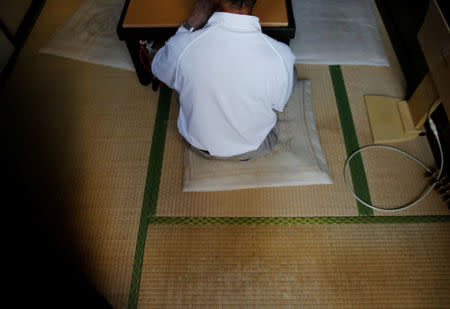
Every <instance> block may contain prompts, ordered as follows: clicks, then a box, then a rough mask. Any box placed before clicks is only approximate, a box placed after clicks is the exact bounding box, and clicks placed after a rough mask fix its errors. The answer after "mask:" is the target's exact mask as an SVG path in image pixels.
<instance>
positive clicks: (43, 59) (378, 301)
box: [1, 0, 450, 308]
mask: <svg viewBox="0 0 450 309" xmlns="http://www.w3.org/2000/svg"><path fill="white" fill-rule="evenodd" d="M79 3H81V1H80V0H70V1H56V0H48V1H47V3H46V5H45V7H44V9H43V11H42V13H41V15H40V17H39V19H38V21H37V23H36V25H35V28H34V29H33V31H32V33H31V35H30V37H29V39H28V41H27V42H26V44H25V46H24V48H23V50H22V52H21V54H20V56H19V58H18V60H17V63H16V66H15V68H14V71H13V72H12V74H11V77H10V80H9V81H8V82H7V85H6V88H5V89H4V91H3V92H2V97H1V100H2V103H4V104H5V106H7V107H8V109H7V110H8V111H11V115H9V116H8V117H9V121H8V122H7V124H8V126H9V127H8V128H7V130H8V132H15V133H16V134H11V136H13V137H14V138H15V139H16V141H14V143H13V144H14V145H19V146H18V147H19V148H18V149H19V150H17V151H18V153H17V157H18V158H20V159H21V161H22V163H23V164H22V166H21V168H22V170H21V171H20V172H21V173H22V174H26V173H24V171H23V170H28V171H29V172H28V174H29V175H33V176H34V178H35V179H38V180H39V182H40V186H41V187H42V188H45V194H46V196H50V197H51V198H50V199H49V200H50V202H48V203H46V204H45V205H42V209H43V210H44V211H45V214H46V220H48V222H46V223H47V224H48V226H51V230H52V231H53V232H54V233H55V234H57V236H58V237H57V238H58V239H64V248H65V249H66V250H68V251H69V252H71V254H72V257H74V259H75V260H76V263H77V265H79V267H80V269H81V270H82V274H83V275H84V276H85V277H86V278H87V280H88V282H89V283H90V284H91V285H92V286H93V287H94V288H95V289H96V290H97V291H99V292H100V294H102V295H103V296H104V297H105V299H106V300H107V301H108V302H109V303H110V304H111V305H112V307H113V308H126V307H134V306H137V307H139V308H313V307H314V308H448V307H450V295H449V293H448V286H449V285H450V266H449V261H450V224H449V223H448V222H449V220H448V215H449V214H450V211H449V210H448V209H447V208H446V206H445V205H444V204H443V203H442V201H441V200H440V197H439V196H438V195H437V194H436V193H435V192H433V193H432V195H430V196H429V197H428V198H427V199H426V200H425V201H424V202H423V203H421V204H420V205H418V206H417V207H415V208H412V209H411V210H408V211H407V212H405V213H401V214H396V215H395V217H393V219H391V221H389V220H387V219H386V220H385V219H383V218H384V217H383V218H382V219H379V218H380V216H383V214H381V213H375V214H373V215H374V216H369V217H368V218H369V219H367V220H366V221H364V220H360V219H358V218H363V217H361V216H360V214H361V210H360V209H358V205H357V203H356V202H355V200H354V199H353V198H352V197H351V195H350V194H349V193H348V192H347V191H346V189H345V185H344V183H343V179H342V168H343V163H344V161H345V158H346V157H347V150H348V149H347V148H346V147H348V136H346V134H345V132H344V131H345V130H344V129H343V128H342V126H341V124H340V115H341V116H342V114H340V113H341V110H340V109H339V108H338V107H337V104H336V102H337V101H339V100H340V99H339V97H338V96H337V95H336V93H335V91H336V89H335V88H334V86H336V81H335V79H334V75H333V74H332V73H333V70H335V69H336V67H335V68H330V67H328V66H312V65H298V66H297V71H298V72H299V73H298V74H299V77H300V78H304V79H310V80H311V84H312V99H313V102H321V103H320V104H317V105H316V106H315V107H314V108H315V113H316V118H317V119H316V121H317V126H318V131H319V138H320V140H321V143H322V147H323V149H324V152H325V155H326V157H327V163H328V165H329V168H330V173H331V176H332V178H333V180H334V181H335V183H334V184H333V185H332V186H329V187H320V186H313V187H288V188H271V189H252V190H243V191H234V192H227V193H205V194H199V193H196V194H192V193H182V191H181V190H182V155H183V147H182V144H181V143H180V141H179V138H178V137H177V135H176V128H175V126H174V121H173V120H174V119H176V101H175V100H174V99H173V96H172V99H170V98H169V99H167V98H166V97H165V96H161V98H160V93H156V92H153V91H152V90H151V89H150V87H143V86H141V85H140V84H139V83H138V80H137V78H136V75H135V73H133V72H128V71H124V70H119V69H114V68H109V67H104V66H99V65H93V64H89V63H85V62H80V61H75V60H69V59H64V58H60V57H55V56H50V55H45V54H40V53H39V52H38V50H39V48H40V47H42V46H43V45H44V44H45V43H46V42H47V41H48V40H49V39H50V38H51V36H52V34H53V33H54V32H55V31H56V29H57V27H58V26H59V25H60V24H61V23H62V22H64V21H65V20H66V18H68V16H70V14H71V13H72V12H73V10H74V9H75V8H76V7H77V5H78V4H79ZM382 36H383V38H384V41H385V43H386V49H387V51H388V55H389V60H390V62H391V64H392V66H391V67H368V66H354V67H350V66H342V67H339V68H338V69H339V71H340V72H342V78H343V82H344V88H345V91H346V94H347V99H348V103H349V108H350V114H351V115H353V117H352V118H353V119H352V121H353V123H354V125H355V134H356V138H357V142H358V143H359V145H360V146H362V145H366V144H369V143H371V135H370V128H369V126H368V123H367V115H366V113H365V106H364V101H363V95H364V94H380V95H389V96H394V97H404V96H405V90H406V84H405V81H404V78H403V76H402V73H401V70H400V69H399V66H398V63H397V60H396V59H395V56H394V54H393V53H392V47H391V46H390V44H389V41H388V39H387V36H386V33H385V32H383V31H382ZM68 39H69V38H68ZM166 99H167V100H166ZM170 100H172V102H171V104H170V109H169V110H168V115H167V119H164V118H160V119H159V120H160V124H157V125H156V126H155V119H156V114H157V110H158V106H159V107H160V109H161V106H162V104H164V103H168V102H170ZM161 123H162V124H163V127H164V126H165V125H167V129H166V131H162V132H163V133H164V136H165V138H166V141H165V144H164V145H165V147H163V148H161V146H160V145H158V141H156V142H155V141H154V140H153V138H154V136H157V137H159V136H160V135H158V132H156V133H155V131H154V130H155V127H156V128H160V127H159V125H161ZM152 145H153V146H152ZM397 146H399V147H401V148H403V149H405V150H407V151H409V152H412V153H414V154H415V155H417V156H418V157H419V158H421V159H422V160H424V161H425V162H427V163H428V164H429V165H430V166H432V165H433V159H432V156H431V152H430V149H429V147H428V144H427V141H426V139H425V138H418V139H416V140H414V141H412V142H408V143H403V144H400V145H397ZM158 148H159V150H160V151H161V154H160V156H159V157H158ZM19 151H20V153H19ZM149 158H150V159H149ZM152 158H153V159H154V158H157V159H158V160H159V159H162V162H161V177H160V179H158V180H157V181H156V182H155V181H154V180H152V177H154V176H153V174H152V173H153V172H154V169H153V167H154V166H157V164H156V163H157V162H156V163H155V162H154V161H152ZM362 159H363V160H362V162H363V168H364V170H365V173H366V177H367V178H366V179H367V187H368V190H369V192H370V196H371V198H372V201H373V202H374V203H376V204H389V205H396V204H399V203H404V202H406V201H408V199H411V198H413V197H414V196H415V194H418V193H419V192H420V190H421V188H423V186H424V185H425V183H424V182H423V181H422V180H421V179H423V171H422V170H421V169H420V168H417V167H416V166H414V164H413V163H411V162H408V161H405V160H404V159H402V158H401V157H398V156H396V155H392V154H386V153H380V152H378V153H377V152H374V153H370V154H365V155H363V157H362ZM18 173H19V171H18ZM156 174H157V173H156ZM352 176H354V175H352ZM50 178H52V179H50ZM149 179H150V180H149ZM417 179H419V180H417ZM155 190H156V195H155V194H150V193H149V192H150V191H151V192H154V191H155ZM147 202H149V203H150V204H151V205H150V206H149V207H150V208H151V209H150V210H149V212H148V213H147V210H148V209H147V208H146V207H147V206H148V205H147V204H146V203H147ZM143 209H144V211H143ZM146 209H147V210H146ZM146 215H150V217H146ZM397 216H407V217H403V219H402V218H400V219H399V218H397ZM413 216H414V217H413ZM224 218H225V219H224ZM246 218H247V219H246ZM261 218H263V219H261ZM274 218H281V219H274ZM283 218H284V219H283ZM305 218H319V219H317V220H307V219H305ZM336 218H337V219H336ZM339 218H341V219H339ZM344 218H345V219H344ZM355 218H356V219H355ZM371 218H375V219H371ZM405 218H406V219H405ZM415 218H417V219H415ZM259 219H260V220H259ZM388 219H389V218H388ZM252 220H253V221H252ZM271 220H272V221H271ZM277 220H279V221H277ZM377 220H378V221H377ZM26 222H27V221H24V224H26ZM149 222H150V224H149V225H147V223H149ZM277 222H281V224H277ZM283 222H284V223H283ZM364 222H366V223H364ZM407 222H408V223H407ZM388 223H390V224H388ZM18 224H20V223H18ZM25 230H26V229H25ZM29 245H30V246H31V244H29ZM22 246H23V247H24V248H25V250H24V251H20V252H27V251H26V248H27V246H28V245H27V242H26V241H25V242H23V243H22ZM31 247H32V248H34V250H38V249H39V243H34V244H33V246H31ZM35 254H38V253H36V252H29V254H25V253H23V256H22V259H23V260H24V261H27V259H33V257H34V255H35ZM32 265H33V264H32ZM36 267H37V266H36ZM23 276H24V278H21V282H27V278H26V276H27V275H26V273H25V274H24V275H23ZM67 301H68V302H69V301H70V300H67ZM62 307H64V306H62Z"/></svg>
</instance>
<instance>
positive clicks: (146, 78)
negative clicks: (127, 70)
mask: <svg viewBox="0 0 450 309" xmlns="http://www.w3.org/2000/svg"><path fill="white" fill-rule="evenodd" d="M126 44H127V48H128V52H129V53H130V56H131V60H133V64H134V68H135V69H136V74H137V76H138V78H139V82H140V83H141V84H142V85H144V86H147V85H148V84H150V83H151V82H152V80H153V74H152V73H150V72H149V71H148V70H147V69H145V68H144V66H143V65H142V64H141V62H140V60H139V50H140V47H141V45H140V44H139V41H128V40H127V41H126Z"/></svg>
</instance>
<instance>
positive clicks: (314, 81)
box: [157, 65, 450, 217]
mask: <svg viewBox="0 0 450 309" xmlns="http://www.w3.org/2000/svg"><path fill="white" fill-rule="evenodd" d="M297 71H298V74H299V77H300V78H303V79H309V80H311V87H312V101H313V108H314V112H315V117H316V121H317V130H318V133H319V138H320V141H321V144H322V147H323V150H324V153H325V156H326V159H327V162H328V165H329V168H330V174H331V177H332V179H333V181H334V182H335V183H334V184H332V185H321V186H303V187H302V186H300V187H286V188H264V189H248V190H239V191H230V192H208V193H188V192H183V191H182V178H183V147H184V145H183V143H182V140H181V138H180V136H179V134H178V132H177V128H176V118H177V111H178V103H177V101H176V99H175V97H174V96H173V97H172V102H171V112H170V116H169V122H168V124H169V125H168V131H167V140H166V145H165V153H164V163H163V169H162V177H161V183H160V191H159V198H158V204H157V215H158V216H174V217H182V216H186V217H188V216H194V217H273V216H276V217H283V216H287V217H303V216H355V215H357V214H358V212H357V211H358V210H357V207H356V202H355V201H354V200H353V198H352V197H351V195H350V194H349V192H348V191H347V189H346V188H345V184H344V180H343V171H342V169H343V164H344V162H345V159H346V157H347V153H346V150H345V147H344V137H343V133H342V129H341V126H340V123H339V114H338V111H337V107H336V98H335V96H334V92H333V85H332V82H331V77H330V71H329V68H328V67H326V66H307V65H303V66H297ZM342 71H343V77H344V81H345V87H346V89H347V93H348V98H349V103H350V108H351V111H352V114H353V120H354V124H355V127H356V133H357V138H358V141H359V144H360V146H364V145H367V144H371V143H372V137H371V132H370V126H369V122H368V119H367V112H366V109H365V103H364V98H363V96H364V95H365V94H379V95H389V96H395V97H404V95H405V94H404V91H405V84H404V80H403V77H402V75H401V72H400V71H399V70H398V68H397V67H395V66H394V67H349V66H346V67H343V69H342ZM398 147H400V148H402V149H404V150H406V151H409V152H410V153H412V154H414V155H415V156H417V157H419V158H420V159H422V160H423V161H424V162H425V163H426V164H427V165H428V166H430V167H432V166H433V165H434V160H433V157H432V154H431V151H430V148H429V146H428V142H427V140H426V138H425V137H419V138H417V139H415V140H413V141H410V142H407V143H403V144H401V145H398ZM363 159H364V166H365V171H366V174H367V178H368V182H369V189H370V192H371V194H372V195H373V197H374V199H373V203H374V204H375V205H382V206H387V207H395V206H401V205H403V204H405V203H407V202H409V201H411V200H413V199H415V198H416V197H417V196H418V195H419V194H420V193H421V191H422V190H424V189H425V187H426V183H425V180H424V175H425V174H424V170H423V169H422V168H421V167H419V166H417V165H416V164H415V163H414V162H412V161H410V160H405V158H404V157H402V156H400V155H398V154H396V153H391V152H386V151H380V150H374V151H370V152H368V153H364V154H363ZM244 205H245V207H244ZM441 214H450V211H449V210H448V208H447V207H446V206H445V204H444V203H443V202H442V201H441V200H440V197H439V195H438V194H437V193H435V192H432V193H431V194H430V196H429V197H428V198H427V199H425V200H424V201H422V202H421V203H420V205H419V206H416V207H414V208H412V209H410V210H408V212H403V213H401V215H441Z"/></svg>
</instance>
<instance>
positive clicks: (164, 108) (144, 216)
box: [128, 87, 172, 308]
mask: <svg viewBox="0 0 450 309" xmlns="http://www.w3.org/2000/svg"><path fill="white" fill-rule="evenodd" d="M171 93H172V92H171V90H170V89H168V88H165V87H161V90H160V93H159V99H158V109H157V112H156V117H155V124H154V130H153V137H152V145H151V148H150V158H149V164H148V168H147V177H146V181H145V188H144V199H143V202H142V210H141V216H140V220H139V229H138V235H137V240H136V250H135V253H134V262H133V270H132V273H131V284H130V292H129V296H128V308H137V301H138V296H139V287H140V281H141V272H142V261H143V259H144V250H145V242H146V239H147V228H148V218H149V217H150V216H154V215H155V214H156V205H157V201H158V192H159V184H160V178H161V170H162V162H163V156H164V145H165V143H166V131H167V120H168V117H169V110H170V97H171Z"/></svg>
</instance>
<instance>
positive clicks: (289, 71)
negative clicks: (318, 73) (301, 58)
mask: <svg viewBox="0 0 450 309" xmlns="http://www.w3.org/2000/svg"><path fill="white" fill-rule="evenodd" d="M280 47H281V48H280ZM280 47H278V48H277V49H278V52H279V53H280V55H281V58H282V63H283V68H284V70H283V71H284V72H285V74H286V75H285V78H284V80H285V83H284V87H283V88H284V91H283V94H282V95H281V96H280V99H279V100H278V102H277V103H276V104H275V105H274V106H273V107H272V108H273V109H274V110H276V111H279V112H282V111H283V110H284V107H285V106H286V104H287V102H288V101H289V98H290V97H291V94H292V88H293V86H294V78H296V77H294V62H295V56H294V54H293V53H292V51H291V49H290V48H289V46H287V45H285V44H283V46H280Z"/></svg>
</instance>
